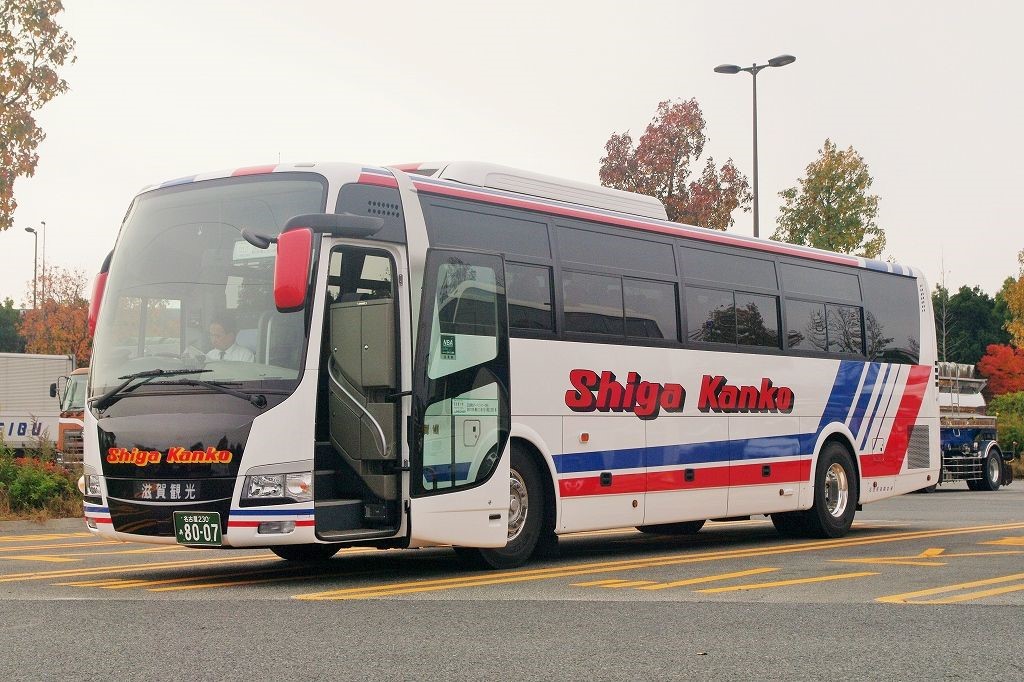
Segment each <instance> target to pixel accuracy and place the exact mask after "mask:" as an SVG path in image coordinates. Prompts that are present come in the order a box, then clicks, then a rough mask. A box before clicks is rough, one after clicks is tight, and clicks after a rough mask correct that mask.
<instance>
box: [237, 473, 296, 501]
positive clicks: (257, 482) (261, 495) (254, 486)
mask: <svg viewBox="0 0 1024 682" xmlns="http://www.w3.org/2000/svg"><path fill="white" fill-rule="evenodd" d="M242 497H243V498H246V499H250V500H253V499H256V500H259V499H290V500H292V501H294V502H309V501H310V500H312V499H313V472H311V471H303V472H299V473H294V474H259V475H256V476H246V477H245V490H244V491H243V493H242Z"/></svg>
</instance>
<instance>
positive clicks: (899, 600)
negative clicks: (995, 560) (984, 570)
mask: <svg viewBox="0 0 1024 682" xmlns="http://www.w3.org/2000/svg"><path fill="white" fill-rule="evenodd" d="M1014 580H1024V573H1014V574H1013V575H1007V576H1003V577H1001V578H988V579H986V580H973V581H971V582H968V583H957V584H955V585H945V586H943V587H932V588H929V589H927V590H917V591H916V592H904V593H903V594H891V595H889V596H887V597H879V598H877V599H875V601H877V602H882V603H885V604H944V603H953V602H952V601H950V600H949V599H955V598H949V599H947V600H935V601H921V602H919V601H911V600H914V599H917V598H918V597H930V596H932V595H934V594H944V593H946V592H956V591H957V590H968V589H970V588H972V587H985V586H986V585H998V584H999V583H1008V582H1011V581H1014ZM1019 589H1024V585H1019V586H1013V587H1012V588H1011V589H1006V590H1004V591H1005V592H1015V591H1017V590H1019ZM991 593H993V592H992V591H991V590H986V591H984V592H980V593H978V592H975V593H970V594H969V595H961V596H963V597H965V598H964V599H961V600H959V601H966V600H967V599H980V598H981V596H990V594H991ZM1000 593H1001V592H1000ZM971 595H973V596H971ZM978 595H981V596H978Z"/></svg>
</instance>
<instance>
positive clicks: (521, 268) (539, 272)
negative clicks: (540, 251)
mask: <svg viewBox="0 0 1024 682" xmlns="http://www.w3.org/2000/svg"><path fill="white" fill-rule="evenodd" d="M505 276H506V279H507V281H508V324H509V327H512V328H516V329H531V330H542V331H554V329H555V322H554V310H553V307H552V305H551V268H548V267H542V266H536V265H520V264H517V263H506V264H505Z"/></svg>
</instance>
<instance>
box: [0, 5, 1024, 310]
mask: <svg viewBox="0 0 1024 682" xmlns="http://www.w3.org/2000/svg"><path fill="white" fill-rule="evenodd" d="M65 6H66V12H65V13H64V14H62V15H61V16H60V18H59V21H60V22H61V23H62V24H63V25H64V26H65V27H66V28H67V30H68V31H69V32H70V33H71V35H72V36H73V37H74V39H75V40H76V41H77V44H78V45H77V50H76V54H77V56H78V61H77V63H76V64H74V65H73V66H71V67H68V68H66V69H65V71H64V76H65V78H66V79H67V81H68V83H69V84H70V86H71V90H70V92H68V93H67V94H65V95H63V96H61V97H59V98H58V99H56V100H54V101H52V102H51V103H49V104H48V105H47V106H46V107H45V108H44V109H43V110H42V111H41V112H39V114H38V120H39V123H40V125H41V126H42V127H43V129H44V130H45V131H46V134H47V139H46V141H45V142H44V143H43V144H42V145H41V146H40V148H39V157H40V160H39V165H38V167H37V169H36V174H35V176H34V177H32V178H19V179H18V180H17V182H16V185H15V192H16V198H17V201H18V210H17V214H16V216H15V227H14V228H13V229H11V230H9V231H7V232H5V233H0V254H2V265H3V267H2V268H0V300H2V299H3V298H4V297H7V296H10V297H11V298H13V299H14V300H15V302H16V304H21V303H22V302H24V301H29V302H30V299H31V295H30V294H29V296H28V297H26V291H29V290H30V286H31V284H30V283H31V278H32V249H33V238H32V235H30V234H26V233H25V231H24V228H25V227H28V226H32V227H36V228H39V227H40V221H45V222H46V261H47V263H48V264H54V265H62V266H65V267H75V268H82V269H84V270H85V271H86V272H87V273H88V274H89V275H90V277H91V276H92V274H93V273H95V271H96V270H97V269H98V268H99V265H100V263H101V261H102V259H103V256H104V255H105V254H106V253H107V251H108V250H109V249H110V247H111V246H112V244H113V242H114V239H115V237H116V235H117V230H118V228H119V226H120V223H121V218H122V217H123V215H124V212H125V210H126V209H127V207H128V204H129V202H130V201H131V199H132V196H133V195H134V194H135V193H136V192H137V191H138V190H139V189H141V188H142V187H143V186H145V185H149V184H152V183H156V182H161V181H163V180H168V179H172V178H177V177H180V176H185V175H191V174H194V173H197V172H203V171H210V170H217V169H220V168H234V167H239V166H249V165H259V164H265V163H274V162H277V161H278V160H279V159H280V160H281V161H286V162H295V161H354V162H360V163H366V164H381V165H383V164H389V163H399V162H407V161H423V160H427V161H434V160H447V159H465V160H478V161H491V162H495V163H501V164H505V165H509V166H516V167H520V168H525V169H530V170H535V171H538V172H543V173H547V174H551V175H557V176H562V177H566V178H571V179H574V180H580V181H587V182H594V183H596V182H597V170H598V166H599V160H600V157H601V156H602V154H603V151H604V143H605V141H606V140H607V139H608V137H609V135H610V134H611V133H612V132H623V131H626V130H630V131H631V132H632V133H633V135H634V139H636V138H638V137H639V135H640V133H642V132H643V129H644V127H645V126H646V125H647V123H648V122H649V121H650V119H651V117H652V116H653V114H654V112H655V108H656V106H657V103H658V102H659V101H661V100H665V99H688V98H691V97H695V98H697V100H698V101H699V102H700V105H701V107H702V108H703V111H704V117H705V119H706V121H707V129H706V132H707V135H708V137H709V139H710V142H709V144H708V146H707V148H706V150H705V151H706V153H709V154H710V155H712V156H713V157H714V158H715V160H716V162H718V164H719V165H721V164H722V163H723V162H724V161H725V160H726V159H727V158H729V157H732V158H733V159H734V161H735V162H736V164H737V165H738V166H739V167H740V169H741V170H742V171H743V172H744V173H746V174H747V175H748V177H749V176H751V175H752V172H753V166H752V149H751V145H752V139H751V138H752V135H751V79H750V76H749V75H747V74H743V73H741V74H737V75H732V76H729V75H721V74H716V73H714V72H713V71H712V69H713V68H714V67H715V66H716V65H718V64H722V63H736V64H740V65H743V66H746V65H750V64H752V63H754V62H757V63H764V62H765V61H767V60H768V59H769V58H771V57H773V56H775V55H779V54H792V55H795V56H796V57H797V61H796V62H795V63H794V64H792V65H789V66H786V67H784V68H780V69H769V70H766V71H763V72H762V73H761V74H760V76H759V77H758V86H759V87H758V133H759V148H758V156H759V160H760V173H759V178H760V190H761V225H760V228H761V235H762V236H770V235H771V233H772V232H773V231H774V228H775V220H776V217H777V213H778V207H779V197H778V192H779V191H781V190H783V189H785V188H787V187H790V186H793V185H796V183H797V180H798V179H799V178H800V177H802V176H803V175H804V171H805V168H806V166H807V164H808V163H810V162H811V161H813V160H814V159H815V158H816V157H817V154H818V150H819V149H820V148H821V146H822V143H823V142H824V140H825V139H826V138H831V139H832V140H833V141H834V142H835V143H836V144H837V145H839V147H840V148H846V147H848V146H851V145H852V146H853V147H854V148H855V149H856V150H857V151H858V152H859V153H860V154H861V155H862V156H863V157H864V159H865V161H866V162H867V163H868V165H869V167H870V172H871V175H872V177H873V178H874V180H875V182H874V186H873V188H872V189H873V191H874V193H876V194H878V195H879V196H880V197H881V204H880V214H879V218H878V223H879V225H880V226H881V227H882V228H884V230H885V232H886V235H887V238H888V245H887V246H886V250H885V252H884V254H883V256H884V257H892V258H894V259H895V260H897V261H898V262H901V263H908V264H912V265H917V266H919V267H921V268H922V269H923V270H924V271H925V273H926V274H927V275H928V277H929V279H930V281H931V283H932V284H933V285H934V283H935V282H936V281H938V280H939V279H940V277H941V276H942V273H943V263H944V269H945V278H946V283H947V286H950V287H951V288H956V287H959V286H960V285H961V284H968V285H975V284H978V285H980V286H981V287H982V289H984V290H985V291H987V292H988V293H990V294H994V293H995V292H996V291H997V290H998V289H999V287H1000V286H1001V284H1002V281H1003V280H1004V279H1005V278H1006V277H1007V276H1011V275H1013V276H1016V275H1017V273H1018V271H1019V266H1018V264H1017V258H1016V256H1017V252H1018V251H1020V250H1021V249H1022V248H1024V221H1022V219H1021V211H1020V206H1019V204H1020V196H1021V188H1022V186H1024V165H1022V162H1021V159H1022V158H1024V137H1022V134H1021V122H1022V121H1024V106H1022V104H1024V95H1022V94H1021V88H1020V84H1019V80H1020V79H1019V78H1018V77H1015V76H1014V75H1013V74H1014V73H1015V72H1016V71H1015V69H1016V68H1018V67H1019V62H1020V51H1019V45H1020V41H1021V37H1020V30H1021V27H1022V26H1024V3H1018V2H1010V1H1007V2H984V1H978V0H975V1H974V2H969V3H964V2H941V1H938V2H937V1H933V2H906V1H901V2H874V1H868V2H864V1H862V2H857V3H834V2H820V1H807V2H786V1H776V2H771V3H766V2H748V1H747V0H733V1H732V2H729V3H724V2H695V1H692V2H663V3H660V2H645V1H642V0H633V1H631V2H628V3H626V2H622V1H621V0H620V1H618V2H603V1H601V0H584V1H581V2H576V1H573V2H559V1H558V0H545V1H542V2H533V1H527V0H516V1H515V2H509V3H491V2H479V1H466V2H450V1H445V0H435V1H434V2H429V3H427V2H379V3H366V2H348V1H347V0H346V1H343V0H335V1H331V2H326V1H325V2H280V1H269V0H248V1H246V2H216V1H214V0H205V1H203V2H198V1H191V0H190V1H187V2H186V1H183V0H175V2H149V1H142V0H131V1H125V2H121V1H116V2H115V1H113V0H105V1H104V2H95V0H65ZM699 165H700V164H699ZM735 217H736V224H735V226H734V227H733V228H731V231H733V232H736V233H740V234H751V232H752V224H753V222H752V214H751V213H740V212H737V213H736V214H735ZM40 250H42V240H40ZM40 255H42V254H40ZM87 295H88V292H87Z"/></svg>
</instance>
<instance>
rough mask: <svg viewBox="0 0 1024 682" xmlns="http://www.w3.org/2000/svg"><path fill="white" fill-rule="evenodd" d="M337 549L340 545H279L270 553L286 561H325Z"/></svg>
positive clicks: (336, 551)
mask: <svg viewBox="0 0 1024 682" xmlns="http://www.w3.org/2000/svg"><path fill="white" fill-rule="evenodd" d="M339 549H341V545H318V544H314V545H279V546H277V547H271V548H270V551H271V552H273V553H274V554H276V555H277V556H279V557H281V558H282V559H286V560H288V561H326V560H327V559H330V558H331V557H332V556H334V555H335V554H337V553H338V550H339Z"/></svg>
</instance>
